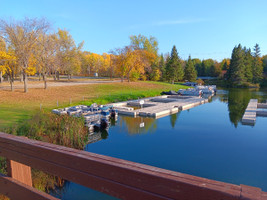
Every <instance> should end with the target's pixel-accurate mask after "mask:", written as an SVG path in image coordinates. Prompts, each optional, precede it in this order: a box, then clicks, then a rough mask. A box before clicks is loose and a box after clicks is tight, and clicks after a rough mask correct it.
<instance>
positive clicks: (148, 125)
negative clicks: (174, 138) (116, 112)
mask: <svg viewBox="0 0 267 200" xmlns="http://www.w3.org/2000/svg"><path fill="white" fill-rule="evenodd" d="M119 121H120V127H122V125H123V124H125V127H126V128H127V132H128V133H129V134H142V133H147V132H148V131H149V132H155V131H156V129H157V120H156V119H154V118H147V117H135V118H134V117H129V116H120V120H119ZM141 123H144V127H140V124H141Z"/></svg>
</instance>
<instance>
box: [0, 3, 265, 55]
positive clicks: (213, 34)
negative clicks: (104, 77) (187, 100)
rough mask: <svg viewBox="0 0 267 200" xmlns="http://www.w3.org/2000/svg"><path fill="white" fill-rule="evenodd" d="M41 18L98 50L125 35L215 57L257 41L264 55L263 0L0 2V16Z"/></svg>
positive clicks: (112, 45)
mask: <svg viewBox="0 0 267 200" xmlns="http://www.w3.org/2000/svg"><path fill="white" fill-rule="evenodd" d="M25 16H27V17H46V18H47V19H48V20H49V21H50V22H51V23H52V27H53V29H54V31H56V30H57V28H65V29H66V30H68V31H70V33H71V35H72V36H73V38H74V39H75V41H76V42H77V43H79V42H81V41H83V40H84V41H85V45H84V50H87V51H91V52H95V53H100V54H102V53H104V52H109V51H110V50H112V49H114V48H116V47H123V46H125V45H128V44H129V43H130V40H129V36H130V35H138V34H142V35H145V36H149V35H152V36H155V37H156V38H157V39H158V42H159V52H160V53H167V52H170V51H171V48H172V46H173V45H176V47H177V49H178V53H179V55H180V56H181V57H182V58H183V59H186V58H187V57H188V56H189V54H191V56H192V57H194V58H195V57H198V58H200V59H207V58H213V59H217V60H221V59H223V58H225V57H230V56H231V52H232V49H233V47H234V46H235V45H237V44H239V43H241V44H242V45H243V46H247V47H251V48H253V46H254V45H255V43H259V45H260V47H261V51H262V54H263V55H265V54H267V1H266V0H220V1H219V0H201V1H200V0H176V1H174V0H173V1H172V0H165V1H162V0H161V1H157V0H153V1H152V0H151V1H150V0H147V1H146V0H134V1H127V0H124V1H123V0H88V1H85V0H75V1H68V0H65V1H61V0H54V1H53V0H39V1H36V0H35V1H29V0H24V1H21V0H20V1H19V0H13V1H11V0H10V1H4V0H1V1H0V17H1V18H4V19H5V18H6V19H8V18H10V17H12V18H15V19H22V18H23V17H25Z"/></svg>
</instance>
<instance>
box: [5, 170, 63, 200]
mask: <svg viewBox="0 0 267 200" xmlns="http://www.w3.org/2000/svg"><path fill="white" fill-rule="evenodd" d="M0 193H1V194H3V195H5V196H7V197H9V198H10V199H11V200H22V199H27V200H58V199H57V198H55V197H52V196H50V195H48V194H46V193H44V192H40V191H38V190H37V189H35V188H33V187H30V186H28V185H26V184H23V183H20V182H19V181H17V180H15V179H13V178H11V177H7V176H5V175H3V174H0Z"/></svg>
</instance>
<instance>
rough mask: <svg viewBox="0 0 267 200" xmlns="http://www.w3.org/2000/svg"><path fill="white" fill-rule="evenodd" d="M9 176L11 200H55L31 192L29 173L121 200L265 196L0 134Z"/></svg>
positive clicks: (5, 188)
mask: <svg viewBox="0 0 267 200" xmlns="http://www.w3.org/2000/svg"><path fill="white" fill-rule="evenodd" d="M0 156H1V157H6V158H7V159H8V176H5V175H0V193H1V194H3V195H6V196H8V197H10V198H11V199H28V200H31V199H33V200H39V199H40V200H41V199H56V198H55V197H52V196H50V195H48V194H46V193H43V192H40V191H38V190H36V189H34V188H33V187H32V182H31V173H30V170H31V168H30V167H29V166H31V167H33V168H36V169H39V170H42V171H44V172H47V173H50V174H53V175H56V176H59V177H62V178H64V179H66V180H69V181H72V182H75V183H78V184H81V185H83V186H86V187H89V188H92V189H94V190H97V191H100V192H103V193H106V194H108V195H112V196H114V197H117V198H120V199H142V200H143V199H180V200H194V199H199V200H237V199H244V200H245V199H255V200H256V199H257V200H267V193H265V192H262V191H261V189H259V188H255V187H250V186H246V185H240V186H239V185H233V184H229V183H223V182H219V181H214V180H209V179H205V178H200V177H196V176H191V175H187V174H182V173H179V172H174V171H169V170H164V169H160V168H156V167H152V166H148V165H143V164H139V163H134V162H129V161H125V160H121V159H117V158H112V157H108V156H103V155H98V154H94V153H89V152H86V151H79V150H75V149H72V148H67V147H63V146H58V145H54V144H49V143H45V142H40V141H35V140H30V139H27V138H24V137H17V136H13V135H8V134H5V133H0Z"/></svg>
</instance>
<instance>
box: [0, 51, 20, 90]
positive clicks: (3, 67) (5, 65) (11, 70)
mask: <svg viewBox="0 0 267 200" xmlns="http://www.w3.org/2000/svg"><path fill="white" fill-rule="evenodd" d="M16 66H17V65H16V57H15V56H14V55H12V53H7V52H5V51H0V72H1V73H2V74H7V76H8V77H9V82H10V88H11V91H13V82H14V75H15V72H16Z"/></svg>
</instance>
